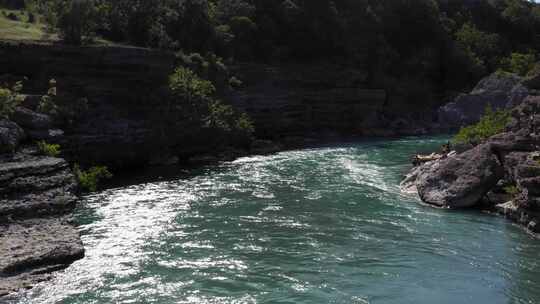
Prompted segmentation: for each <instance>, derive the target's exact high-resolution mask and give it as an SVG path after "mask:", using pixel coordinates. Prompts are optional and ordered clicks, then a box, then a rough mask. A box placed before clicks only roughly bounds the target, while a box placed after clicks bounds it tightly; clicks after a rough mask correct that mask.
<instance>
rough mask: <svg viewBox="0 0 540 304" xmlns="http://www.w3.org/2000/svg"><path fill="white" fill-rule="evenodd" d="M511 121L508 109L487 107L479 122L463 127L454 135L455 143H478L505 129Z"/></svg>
mask: <svg viewBox="0 0 540 304" xmlns="http://www.w3.org/2000/svg"><path fill="white" fill-rule="evenodd" d="M509 121H510V112H509V111H507V110H496V111H493V110H492V108H491V107H490V106H488V107H487V108H486V111H485V114H484V116H483V117H482V118H481V119H480V121H479V122H478V123H477V124H474V125H471V126H467V127H462V128H461V129H460V130H459V132H458V134H456V136H454V138H453V142H454V143H455V144H472V145H477V144H479V143H481V142H483V141H485V140H486V139H488V138H489V137H491V136H493V135H496V134H499V133H501V132H503V131H504V128H505V126H506V125H507V124H508V122H509Z"/></svg>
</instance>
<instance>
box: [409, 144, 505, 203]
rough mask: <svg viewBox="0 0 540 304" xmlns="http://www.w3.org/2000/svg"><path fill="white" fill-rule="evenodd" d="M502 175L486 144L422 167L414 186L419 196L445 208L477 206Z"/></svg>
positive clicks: (427, 201) (496, 160)
mask: <svg viewBox="0 0 540 304" xmlns="http://www.w3.org/2000/svg"><path fill="white" fill-rule="evenodd" d="M503 177H504V170H503V167H502V165H501V164H500V163H499V161H498V159H497V157H496V156H495V155H494V154H493V153H492V151H491V148H490V146H489V145H481V146H478V147H476V148H474V149H472V150H469V151H467V152H464V153H462V154H458V155H455V156H452V157H448V158H445V159H441V160H439V161H435V162H432V163H428V164H426V165H424V166H422V168H421V170H420V172H419V174H418V178H417V181H416V186H417V188H418V193H419V195H420V198H421V199H422V200H423V201H424V202H426V203H428V204H432V205H436V206H439V207H445V208H464V207H472V206H474V205H476V204H477V203H478V202H479V201H480V199H481V198H482V197H483V196H484V195H485V194H486V193H488V192H489V190H491V188H493V187H494V186H495V185H496V184H497V182H498V181H499V180H500V179H501V178H503Z"/></svg>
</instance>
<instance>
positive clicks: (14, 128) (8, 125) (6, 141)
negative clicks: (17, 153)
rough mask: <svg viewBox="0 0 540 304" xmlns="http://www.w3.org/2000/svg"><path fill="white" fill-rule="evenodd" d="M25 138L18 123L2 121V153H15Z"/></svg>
mask: <svg viewBox="0 0 540 304" xmlns="http://www.w3.org/2000/svg"><path fill="white" fill-rule="evenodd" d="M24 138H25V134H24V131H23V129H22V128H21V127H19V126H18V125H17V124H16V123H14V122H12V121H9V120H7V119H0V153H5V152H11V151H14V150H15V149H16V148H17V146H18V145H19V144H20V143H21V142H22V141H23V140H24Z"/></svg>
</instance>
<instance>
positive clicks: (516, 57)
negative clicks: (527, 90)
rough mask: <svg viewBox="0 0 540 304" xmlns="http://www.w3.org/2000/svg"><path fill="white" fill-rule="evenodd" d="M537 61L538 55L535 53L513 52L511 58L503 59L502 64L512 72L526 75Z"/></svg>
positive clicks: (506, 69)
mask: <svg viewBox="0 0 540 304" xmlns="http://www.w3.org/2000/svg"><path fill="white" fill-rule="evenodd" d="M535 63H536V56H535V55H534V54H533V53H528V54H523V53H512V54H511V55H510V57H509V58H506V59H503V60H502V62H501V65H502V67H503V69H504V70H505V71H507V72H510V73H515V74H518V75H520V76H526V75H527V74H528V73H529V72H530V71H531V70H532V69H533V68H534V65H535Z"/></svg>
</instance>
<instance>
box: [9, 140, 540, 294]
mask: <svg viewBox="0 0 540 304" xmlns="http://www.w3.org/2000/svg"><path fill="white" fill-rule="evenodd" d="M443 141H444V139H443V138H406V139H400V140H383V141H366V142H358V143H348V144H336V145H334V146H332V147H322V148H313V149H305V150H297V151H288V152H282V153H278V154H275V155H270V156H256V157H246V158H241V159H238V160H236V161H234V162H230V163H226V164H223V165H219V166H214V167H206V168H203V169H198V170H194V171H191V172H189V173H184V174H182V175H181V176H179V177H177V178H173V179H167V180H166V181H163V180H162V181H158V182H145V183H138V184H135V185H131V186H123V187H118V188H115V189H108V190H105V191H102V192H100V193H96V194H93V195H90V196H87V197H85V198H84V202H82V203H81V205H80V207H79V208H78V210H77V213H76V219H77V222H78V223H79V225H80V226H79V227H80V231H81V234H82V240H83V242H84V244H85V247H86V257H85V258H84V259H82V260H80V261H77V262H75V263H74V264H73V265H72V266H71V267H69V268H68V269H66V270H65V271H62V272H59V273H57V274H55V276H54V278H53V279H52V280H51V281H48V282H44V283H42V284H41V285H39V286H37V287H36V288H34V289H33V290H30V291H28V292H26V293H24V294H22V295H19V297H18V299H17V300H16V301H15V302H16V303H28V304H39V303H64V304H76V303H77V304H79V303H95V304H98V303H99V304H101V303H143V304H144V303H156V304H167V303H231V304H232V303H291V304H292V303H411V304H412V303H414V304H418V303H452V304H454V303H489V304H494V303H540V265H539V262H540V240H537V239H535V238H533V237H531V236H529V235H528V234H526V233H525V232H524V231H523V230H521V229H520V228H518V227H516V226H514V225H513V224H511V223H509V222H507V221H506V220H504V219H502V218H500V217H497V216H493V215H487V214H482V213H480V212H473V211H445V210H437V209H433V208H430V207H426V206H423V205H421V204H419V203H418V200H417V198H415V197H411V196H406V195H403V194H401V193H400V191H399V182H400V180H401V178H402V175H403V174H404V173H405V172H406V171H407V169H408V168H409V167H410V165H409V159H410V156H411V155H412V154H413V153H415V152H417V151H422V150H424V151H427V150H430V149H433V148H435V147H438V146H439V145H440V144H441V143H442V142H443Z"/></svg>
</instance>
